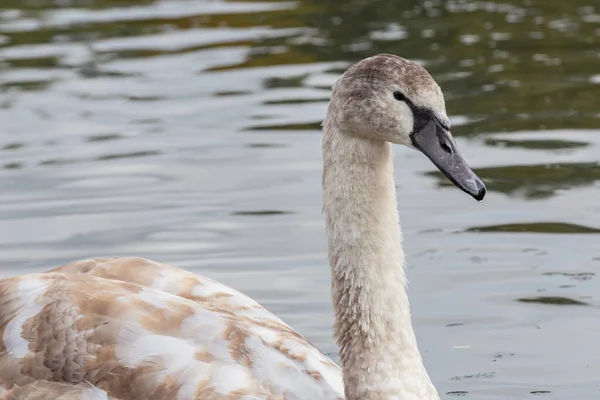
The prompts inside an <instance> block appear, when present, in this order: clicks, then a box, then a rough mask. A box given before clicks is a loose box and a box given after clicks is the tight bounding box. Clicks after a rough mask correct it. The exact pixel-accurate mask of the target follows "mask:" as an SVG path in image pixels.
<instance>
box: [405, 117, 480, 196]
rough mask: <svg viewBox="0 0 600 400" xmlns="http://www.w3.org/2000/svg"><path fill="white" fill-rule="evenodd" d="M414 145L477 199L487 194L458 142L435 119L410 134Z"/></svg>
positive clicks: (459, 186)
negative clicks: (460, 150) (462, 153)
mask: <svg viewBox="0 0 600 400" xmlns="http://www.w3.org/2000/svg"><path fill="white" fill-rule="evenodd" d="M410 138H411V140H412V143H413V145H414V146H415V147H416V148H417V149H419V150H421V152H422V153H423V154H425V155H426V156H427V158H429V159H430V160H431V162H433V163H434V164H435V166H436V167H438V169H439V170H440V171H441V172H442V173H443V174H444V175H446V177H448V179H450V181H452V183H454V184H455V185H456V186H457V187H458V188H459V189H461V190H462V191H464V192H466V193H468V194H470V195H471V196H473V198H474V199H475V200H477V201H481V200H483V198H484V196H485V192H486V190H485V185H484V184H483V182H482V181H481V179H479V178H478V177H477V175H475V173H474V172H473V170H472V169H471V167H469V165H468V164H467V162H466V161H465V159H464V158H463V157H462V156H461V155H460V153H459V151H458V147H457V146H456V142H455V141H454V139H453V138H452V137H451V136H450V134H449V132H448V131H447V130H446V129H444V127H442V126H441V125H440V124H439V123H438V122H437V121H436V120H435V119H433V120H431V121H429V122H428V123H427V125H425V127H423V129H421V130H420V131H418V132H414V133H413V134H412V135H411V136H410Z"/></svg>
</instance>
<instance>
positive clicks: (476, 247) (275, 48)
mask: <svg viewBox="0 0 600 400" xmlns="http://www.w3.org/2000/svg"><path fill="white" fill-rule="evenodd" d="M401 3H402V5H400V2H397V1H394V0H380V1H370V2H367V1H360V0H353V1H344V2H341V1H333V0H329V1H322V0H320V1H316V0H300V1H292V2H275V1H264V2H258V1H239V2H226V1H217V0H215V1H208V0H195V1H191V0H190V1H185V0H172V1H151V0H145V1H139V0H135V1H134V0H54V1H50V0H4V1H3V2H2V5H1V7H3V9H0V88H1V90H0V149H1V150H0V167H1V169H0V187H2V192H1V194H0V271H1V272H0V274H1V275H2V276H10V275H16V274H20V273H25V272H34V271H41V270H44V269H46V268H49V267H55V266H57V265H61V264H63V263H65V262H67V261H71V260H76V259H82V258H88V257H96V256H112V255H140V256H145V257H149V258H152V259H155V260H159V261H164V262H169V263H172V264H174V265H178V266H181V267H184V268H188V269H190V270H192V271H197V272H201V273H203V274H205V275H208V276H210V277H213V278H216V279H219V280H221V281H223V282H225V283H227V284H229V285H231V286H233V287H235V288H238V289H240V290H242V291H244V292H246V293H248V294H249V295H251V296H253V297H254V298H256V299H257V300H259V301H260V302H262V303H263V304H265V305H266V306H267V307H268V308H269V309H270V310H272V311H273V312H275V313H277V314H278V315H280V316H281V317H283V318H284V319H285V320H286V321H288V322H289V323H290V324H291V325H292V326H294V327H295V328H296V329H298V331H300V332H302V333H303V334H304V335H306V336H307V337H308V338H309V339H310V340H312V341H313V342H314V343H315V344H316V345H318V346H319V347H320V348H321V349H322V350H323V351H324V352H327V353H331V354H334V355H333V357H334V358H335V357H336V356H335V351H336V348H335V346H334V344H333V342H332V339H331V322H332V321H331V313H332V312H331V306H330V304H329V276H328V275H329V274H328V267H327V262H326V259H325V250H326V249H325V238H324V226H323V219H322V216H321V211H320V210H321V205H320V168H321V164H320V135H319V124H320V121H321V119H322V117H323V114H324V110H325V107H326V104H327V99H328V95H329V90H328V88H329V86H330V85H331V84H332V83H333V81H334V80H335V79H336V78H337V76H339V74H340V73H341V72H342V71H343V70H344V69H345V68H346V67H347V66H348V65H349V63H350V62H352V61H356V60H358V59H361V58H363V57H366V56H370V55H372V54H375V53H379V52H391V53H396V54H400V55H403V56H405V57H408V58H411V59H415V60H419V61H420V62H423V63H424V64H425V65H426V66H427V68H428V69H429V70H430V71H431V72H432V74H433V75H434V76H435V78H436V79H437V80H438V81H439V82H440V84H441V86H442V87H443V89H444V91H445V93H446V99H447V107H448V110H449V113H450V115H451V118H452V122H453V125H454V130H453V131H454V134H455V136H457V137H458V142H459V145H460V146H461V149H462V152H463V153H464V155H465V157H466V158H467V160H468V161H469V162H470V163H471V164H472V165H473V166H474V167H475V168H476V169H477V172H478V173H479V174H480V176H481V177H482V178H484V180H485V181H486V183H487V184H488V189H489V194H488V196H487V198H486V200H485V201H484V202H483V203H481V204H478V203H476V202H474V201H473V200H472V199H470V198H469V197H468V196H466V195H464V194H463V193H461V192H460V191H458V190H457V189H455V188H452V187H450V186H449V184H448V183H447V182H446V180H445V179H443V178H442V177H441V176H440V174H438V173H436V172H435V171H434V169H433V167H432V166H431V165H430V163H429V162H428V161H427V160H426V159H425V157H423V156H421V155H419V154H417V153H416V152H410V151H407V150H404V149H396V152H397V154H398V156H397V159H396V164H397V165H396V168H397V182H398V187H399V207H400V212H401V217H402V222H403V226H404V232H405V244H406V250H407V255H408V263H409V270H408V275H409V278H410V282H411V286H410V296H411V299H412V304H413V313H414V319H415V325H416V330H417V334H418V337H419V343H420V347H421V349H422V352H423V354H424V358H425V362H426V364H427V367H428V370H429V371H430V373H431V375H432V379H433V380H434V382H435V383H436V385H437V387H438V388H439V391H440V393H441V394H442V397H444V398H454V396H466V397H468V398H473V399H490V400H491V399H529V398H533V397H534V396H539V397H540V398H550V399H565V400H566V399H578V400H585V399H597V397H598V393H599V391H600V378H599V376H600V349H599V348H598V346H597V342H598V337H599V335H600V311H599V306H600V298H599V297H598V292H599V290H600V283H599V280H598V277H597V276H596V270H597V268H598V266H599V265H600V245H599V244H598V233H599V232H600V231H599V230H600V216H599V215H600V213H598V211H599V209H600V207H599V206H598V204H597V201H596V199H597V198H598V196H600V184H599V183H598V182H597V181H598V180H600V168H599V165H598V154H599V153H598V151H599V150H600V120H599V117H600V113H599V111H598V101H597V99H598V98H599V96H600V50H599V49H600V6H593V5H590V4H593V2H589V1H583V0H573V1H570V2H564V1H557V0H554V1H550V0H548V1H541V0H540V1H537V0H535V1H534V0H530V1H515V0H506V1H504V2H492V1H488V2H476V1H458V0H456V1H433V0H432V1H427V2H422V1H416V0H411V1H403V2H401ZM536 398H537V397H536Z"/></svg>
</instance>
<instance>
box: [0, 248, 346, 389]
mask: <svg viewBox="0 0 600 400" xmlns="http://www.w3.org/2000/svg"><path fill="white" fill-rule="evenodd" d="M0 305H1V306H0V310H1V312H0V326H1V327H2V342H1V345H0V385H1V386H2V387H3V388H4V389H5V390H11V391H12V393H11V394H8V393H7V394H5V395H4V396H5V397H4V398H6V399H10V398H40V399H45V398H48V399H49V398H51V397H52V396H49V397H44V396H45V394H44V393H51V392H52V391H53V390H57V391H58V392H60V390H61V389H62V388H54V387H47V386H44V385H41V386H40V385H38V386H31V383H33V382H35V381H36V380H42V381H59V382H68V383H70V384H75V385H77V384H79V386H77V389H76V390H75V389H73V390H72V391H73V393H69V395H68V396H67V395H65V397H64V398H65V399H87V398H89V399H96V398H98V399H100V398H106V397H101V395H100V394H98V393H94V392H90V391H86V388H98V389H101V390H103V391H104V392H106V393H105V394H104V396H106V395H108V396H110V397H111V398H116V399H123V400H125V399H213V398H214V399H273V400H274V399H307V400H308V399H335V398H342V397H343V396H342V393H343V389H342V378H341V373H340V370H339V368H338V367H337V366H336V365H335V364H334V363H333V362H332V361H331V360H330V359H328V358H327V357H325V356H324V355H322V354H321V353H320V352H319V350H318V349H316V348H315V347H314V346H313V345H312V344H310V343H309V342H308V341H307V340H306V339H304V338H303V337H302V336H300V335H299V334H298V333H296V332H295V331H294V330H292V329H291V328H290V327H289V326H288V325H286V324H285V323H284V322H283V321H281V320H280V319H279V318H277V317H276V316H275V315H273V314H271V313H270V312H268V311H267V310H265V309H264V308H263V307H262V306H261V305H260V304H258V303H257V302H255V301H254V300H252V299H250V298H249V297H247V296H245V295H243V294H241V293H239V292H237V291H235V290H233V289H231V288H229V287H227V286H225V285H222V284H220V283H218V282H215V281H213V280H210V279H208V278H204V277H200V276H197V275H195V274H192V273H190V272H187V271H184V270H182V269H179V268H175V267H172V266H169V265H166V264H159V263H155V262H152V261H150V260H146V259H142V258H113V259H103V260H86V261H79V262H75V263H72V264H68V265H65V266H63V267H61V268H57V269H55V270H53V271H50V272H48V273H42V274H31V275H24V276H20V277H16V278H8V279H4V280H1V281H0ZM86 385H87V387H86ZM17 386H18V387H20V389H18V388H17ZM28 390H29V391H36V392H35V393H36V395H38V394H37V393H38V392H40V394H39V397H34V396H32V395H31V394H28V395H27V396H25V397H19V396H23V395H20V394H19V393H29V392H27V391H28ZM93 395H94V396H97V397H93ZM10 396H13V397H10ZM15 396H17V397H15ZM69 396H70V397H69ZM85 396H88V397H85ZM90 396H92V397H90ZM0 398H1V397H0ZM52 398H54V397H52Z"/></svg>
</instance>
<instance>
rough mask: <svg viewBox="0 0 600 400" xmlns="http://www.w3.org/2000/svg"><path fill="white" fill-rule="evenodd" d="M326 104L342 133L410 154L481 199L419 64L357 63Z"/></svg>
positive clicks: (390, 59)
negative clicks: (408, 150)
mask: <svg viewBox="0 0 600 400" xmlns="http://www.w3.org/2000/svg"><path fill="white" fill-rule="evenodd" d="M331 104H332V105H333V107H331V108H330V110H329V112H330V113H331V114H333V115H331V117H333V118H334V119H335V121H336V123H337V124H338V126H339V128H340V130H341V131H342V132H344V133H346V134H349V135H352V136H357V137H363V138H367V139H376V140H385V141H387V142H390V143H396V144H401V145H404V146H407V147H410V148H412V149H416V150H418V151H420V152H422V153H423V154H424V155H425V156H427V157H428V158H429V159H430V160H431V161H432V162H433V163H434V164H435V166H436V167H437V168H438V169H439V170H440V171H441V172H442V173H443V174H444V175H446V177H448V179H450V180H451V181H452V182H453V183H454V184H455V185H456V186H457V187H458V188H460V189H461V190H463V191H464V192H466V193H468V194H470V195H471V196H472V197H474V198H475V199H477V200H479V201H480V200H482V199H483V197H484V196H485V193H486V189H485V185H484V184H483V182H482V181H481V180H480V179H479V178H478V177H477V175H476V174H475V173H474V172H473V170H472V169H471V168H470V167H469V165H468V164H467V162H466V161H465V159H464V158H463V157H462V155H461V154H460V152H459V150H458V147H457V145H456V142H455V141H454V138H453V137H452V134H451V133H450V120H449V118H448V115H447V114H446V105H445V103H444V95H443V93H442V90H441V89H440V87H439V85H438V84H437V83H436V82H435V80H434V79H433V78H432V77H431V75H430V74H429V72H427V70H426V69H425V68H423V67H422V66H420V65H419V64H417V63H415V62H413V61H409V60H406V59H404V58H402V57H398V56H395V55H391V54H379V55H376V56H373V57H369V58H366V59H364V60H362V61H359V62H358V63H356V64H354V65H352V66H351V67H350V68H348V70H347V71H346V72H345V73H344V75H342V77H341V78H340V79H339V80H338V82H337V83H336V84H335V85H334V87H333V93H332V98H331Z"/></svg>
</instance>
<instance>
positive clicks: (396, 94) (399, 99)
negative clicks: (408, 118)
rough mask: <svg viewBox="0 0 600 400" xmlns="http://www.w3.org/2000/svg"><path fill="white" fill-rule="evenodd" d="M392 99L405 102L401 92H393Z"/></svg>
mask: <svg viewBox="0 0 600 400" xmlns="http://www.w3.org/2000/svg"><path fill="white" fill-rule="evenodd" d="M394 98H395V99H396V100H398V101H406V97H405V96H404V95H403V94H402V92H399V91H397V90H396V91H395V92H394Z"/></svg>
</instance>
